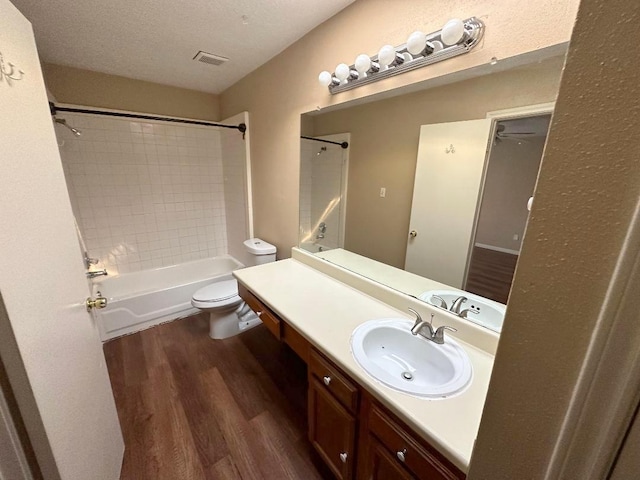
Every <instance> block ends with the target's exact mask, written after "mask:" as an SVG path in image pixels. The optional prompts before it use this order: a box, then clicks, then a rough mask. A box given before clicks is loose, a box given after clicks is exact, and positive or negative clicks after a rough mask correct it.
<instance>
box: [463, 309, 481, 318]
mask: <svg viewBox="0 0 640 480" xmlns="http://www.w3.org/2000/svg"><path fill="white" fill-rule="evenodd" d="M469 313H474V314H476V315H477V314H478V313H480V309H478V308H474V307H471V308H465V309H464V310H463V311H461V312H460V313H459V314H458V316H459V317H460V318H469V317H468V316H467V315H468V314H469Z"/></svg>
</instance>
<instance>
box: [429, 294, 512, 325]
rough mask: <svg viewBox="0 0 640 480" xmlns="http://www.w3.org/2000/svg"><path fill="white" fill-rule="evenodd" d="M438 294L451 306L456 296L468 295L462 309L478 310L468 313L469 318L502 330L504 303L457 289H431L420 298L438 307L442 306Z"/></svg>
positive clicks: (479, 323)
mask: <svg viewBox="0 0 640 480" xmlns="http://www.w3.org/2000/svg"><path fill="white" fill-rule="evenodd" d="M434 295H437V296H439V297H440V298H442V299H443V300H444V301H445V302H447V306H448V307H451V305H452V304H453V302H454V301H455V300H456V298H458V297H460V296H463V297H467V301H466V302H465V303H463V304H462V307H461V308H460V310H461V311H462V310H465V309H467V308H469V309H472V310H473V311H477V313H468V315H467V320H469V321H471V322H473V323H476V324H478V325H482V326H483V327H487V328H490V329H491V330H494V331H496V332H498V333H499V332H500V331H501V330H502V323H503V322H504V313H505V311H506V308H505V306H504V305H503V304H502V303H498V302H494V301H493V300H489V299H488V298H484V297H481V296H479V295H474V294H473V293H469V292H462V291H456V290H429V291H428V292H423V293H421V294H420V295H419V296H418V298H419V299H420V300H423V301H425V302H427V303H430V304H431V305H435V306H436V307H439V306H440V302H439V301H438V300H437V299H434V298H433V296H434Z"/></svg>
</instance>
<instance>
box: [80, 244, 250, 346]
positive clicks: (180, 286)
mask: <svg viewBox="0 0 640 480" xmlns="http://www.w3.org/2000/svg"><path fill="white" fill-rule="evenodd" d="M242 267H243V265H242V264H241V263H240V262H238V261H237V260H236V259H235V258H233V257H231V256H229V255H224V256H220V257H213V258H206V259H203V260H195V261H192V262H186V263H182V264H180V265H173V266H170V267H162V268H156V269H153V270H144V271H141V272H132V273H125V274H122V275H113V276H107V277H97V278H95V279H93V287H92V288H93V294H94V296H95V295H97V292H100V293H101V294H102V296H103V297H105V298H107V306H106V307H105V308H104V309H102V310H95V309H94V310H93V312H95V314H96V320H97V323H98V325H99V328H100V336H101V338H102V340H103V341H105V340H109V339H111V338H115V337H119V336H121V335H126V334H129V333H134V332H137V331H140V330H144V329H146V328H149V327H152V326H154V325H158V324H159V323H163V322H167V321H170V320H175V319H177V318H182V317H187V316H189V315H193V314H195V313H198V311H199V310H198V309H196V308H193V307H192V306H191V297H192V296H193V294H194V293H195V292H196V290H198V289H200V288H202V287H204V286H206V285H209V284H210V283H214V282H216V281H222V280H228V279H231V278H232V275H231V272H233V271H234V270H236V269H238V268H242Z"/></svg>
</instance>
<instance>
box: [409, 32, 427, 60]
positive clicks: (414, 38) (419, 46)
mask: <svg viewBox="0 0 640 480" xmlns="http://www.w3.org/2000/svg"><path fill="white" fill-rule="evenodd" d="M426 43H427V36H426V35H425V34H424V33H422V32H420V31H418V32H413V33H412V34H411V35H409V38H408V40H407V51H408V52H409V53H410V54H411V55H420V54H421V53H422V51H423V50H424V46H425V44H426Z"/></svg>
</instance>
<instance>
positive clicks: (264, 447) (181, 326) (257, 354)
mask: <svg viewBox="0 0 640 480" xmlns="http://www.w3.org/2000/svg"><path fill="white" fill-rule="evenodd" d="M208 326H209V325H208V317H207V316H205V315H196V316H194V317H189V318H185V319H182V320H177V321H175V322H172V323H167V324H164V325H160V326H157V327H154V328H151V329H149V330H145V331H143V332H140V333H136V334H133V335H129V336H126V337H122V338H119V339H116V340H113V341H110V342H108V343H107V344H105V346H104V351H105V356H106V359H107V366H108V369H109V375H110V378H111V385H112V387H113V393H114V396H115V400H116V406H117V408H118V415H119V417H120V424H121V426H122V431H123V435H124V440H125V448H126V449H125V456H124V463H123V468H122V475H121V479H122V480H129V479H131V480H133V479H135V480H145V479H153V480H155V479H171V480H178V479H189V480H191V479H268V480H270V479H278V480H279V479H305V480H307V479H308V480H313V479H323V478H332V477H331V475H330V473H329V472H328V470H327V469H326V467H325V466H324V465H323V464H322V462H321V460H319V458H318V457H317V456H316V454H315V452H314V451H313V450H312V448H311V445H310V443H309V442H308V440H307V437H306V432H307V421H306V406H307V405H306V388H307V380H306V365H305V364H304V362H302V361H301V360H300V359H299V358H298V357H297V356H296V355H295V353H293V352H292V351H291V350H290V349H289V348H288V347H287V346H286V345H284V344H282V343H280V342H278V341H277V340H276V339H275V338H274V337H273V336H272V335H271V333H269V332H268V331H267V330H266V328H265V327H264V326H262V325H261V326H259V327H256V328H254V329H252V330H250V331H248V332H245V333H243V334H241V335H238V336H236V337H233V338H230V339H226V340H212V339H210V338H209V336H208Z"/></svg>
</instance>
